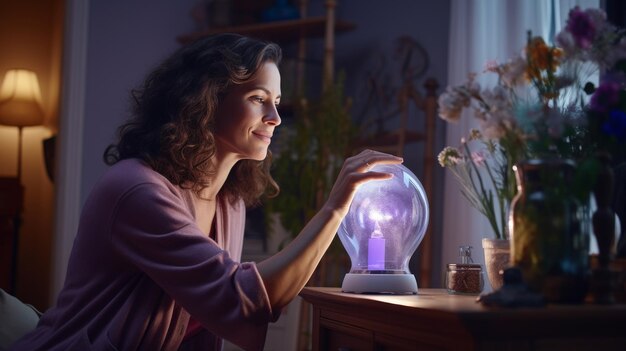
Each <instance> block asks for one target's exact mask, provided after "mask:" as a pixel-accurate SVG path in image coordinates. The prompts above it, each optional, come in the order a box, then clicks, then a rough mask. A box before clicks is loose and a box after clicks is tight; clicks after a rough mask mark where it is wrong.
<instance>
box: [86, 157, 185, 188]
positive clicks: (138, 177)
mask: <svg viewBox="0 0 626 351" xmlns="http://www.w3.org/2000/svg"><path fill="white" fill-rule="evenodd" d="M142 185H149V186H150V187H151V188H155V189H158V188H161V189H163V190H169V191H174V192H176V191H177V190H175V189H176V187H175V186H174V185H172V184H171V183H170V182H169V181H168V180H167V178H165V177H164V176H163V175H161V174H160V173H158V172H157V171H155V170H154V169H152V168H151V167H150V166H149V165H148V164H146V163H145V162H144V161H142V160H139V159H125V160H121V161H119V162H117V163H115V164H114V165H112V166H111V167H109V169H108V170H107V171H106V172H105V173H104V175H103V176H102V178H100V180H99V181H98V183H97V184H96V187H95V188H96V189H95V190H96V191H98V190H100V191H104V192H110V193H113V194H117V195H118V196H119V195H120V194H122V193H126V192H128V191H129V190H131V189H133V188H137V187H139V186H142Z"/></svg>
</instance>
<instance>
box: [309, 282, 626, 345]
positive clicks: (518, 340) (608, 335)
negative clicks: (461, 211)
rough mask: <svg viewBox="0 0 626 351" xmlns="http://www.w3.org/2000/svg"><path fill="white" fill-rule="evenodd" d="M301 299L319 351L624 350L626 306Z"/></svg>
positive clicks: (318, 294) (327, 295)
mask: <svg viewBox="0 0 626 351" xmlns="http://www.w3.org/2000/svg"><path fill="white" fill-rule="evenodd" d="M300 296H302V297H303V298H304V300H305V301H307V302H309V303H311V304H312V306H313V350H324V351H326V350H455V351H456V350H494V351H495V350H498V351H499V350H571V351H574V350H593V351H604V350H626V305H623V304H621V305H611V306H600V305H549V306H547V307H544V308H520V309H504V308H486V307H484V306H482V305H481V304H479V303H476V302H475V301H476V297H475V296H460V295H449V294H448V293H446V291H445V290H443V289H420V290H419V292H418V294H417V295H364V294H351V293H342V292H341V290H340V289H339V288H304V289H303V290H302V292H301V293H300Z"/></svg>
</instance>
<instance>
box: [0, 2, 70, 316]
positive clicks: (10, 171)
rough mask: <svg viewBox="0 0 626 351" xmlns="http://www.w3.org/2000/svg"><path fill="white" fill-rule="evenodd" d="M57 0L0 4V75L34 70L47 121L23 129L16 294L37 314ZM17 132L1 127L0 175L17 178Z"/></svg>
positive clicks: (53, 111) (47, 239)
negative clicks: (45, 144) (14, 70)
mask: <svg viewBox="0 0 626 351" xmlns="http://www.w3.org/2000/svg"><path fill="white" fill-rule="evenodd" d="M62 3H63V2H62V1H61V0H39V1H2V2H0V48H2V55H1V56H0V75H1V77H2V78H3V77H4V74H5V72H6V71H7V70H8V69H12V68H26V69H30V70H33V71H34V72H35V73H36V74H37V76H38V78H39V85H40V88H41V93H42V99H43V109H44V112H45V115H46V116H45V122H44V125H43V126H36V127H27V128H24V133H23V142H22V144H23V154H22V184H23V185H24V188H25V195H24V196H25V198H24V210H23V214H22V220H23V225H22V227H21V231H20V237H19V242H20V246H19V258H18V277H17V289H16V292H15V294H16V295H17V296H18V297H20V298H21V299H23V300H24V301H28V302H29V303H32V304H33V305H35V306H36V307H38V308H40V309H45V308H46V307H47V305H48V292H49V282H50V279H49V277H50V262H51V251H50V247H51V243H52V223H53V218H52V217H53V205H52V204H53V200H54V186H53V184H52V182H51V181H50V179H48V177H47V175H46V173H45V168H44V160H43V151H42V140H43V139H45V138H48V137H49V136H50V135H52V133H53V132H54V131H55V130H56V125H57V118H58V106H59V90H60V88H59V87H60V71H61V67H60V62H61V47H62V21H63V8H62ZM17 143H18V138H17V128H16V127H5V126H0V175H1V176H8V177H14V176H16V174H17Z"/></svg>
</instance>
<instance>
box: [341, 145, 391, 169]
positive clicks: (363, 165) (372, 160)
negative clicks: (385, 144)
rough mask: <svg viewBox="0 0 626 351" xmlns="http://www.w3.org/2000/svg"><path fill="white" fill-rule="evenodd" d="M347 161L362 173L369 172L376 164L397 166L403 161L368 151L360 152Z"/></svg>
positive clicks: (388, 155)
mask: <svg viewBox="0 0 626 351" xmlns="http://www.w3.org/2000/svg"><path fill="white" fill-rule="evenodd" d="M348 160H349V162H350V163H354V165H355V166H356V167H357V168H359V169H361V170H362V171H369V170H370V169H371V168H372V167H374V166H375V165H377V164H398V163H402V161H403V159H402V158H401V157H397V156H394V155H390V154H386V153H384V152H379V151H374V150H369V149H368V150H363V151H361V152H360V153H359V154H357V155H355V156H352V157H350V158H349V159H348Z"/></svg>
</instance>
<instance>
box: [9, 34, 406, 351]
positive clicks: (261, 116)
mask: <svg viewBox="0 0 626 351" xmlns="http://www.w3.org/2000/svg"><path fill="white" fill-rule="evenodd" d="M280 58H281V51H280V49H279V47H278V46H276V45H275V44H271V43H264V42H260V41H257V40H253V39H249V38H246V37H242V36H239V35H234V34H222V35H217V36H212V37H209V38H205V39H203V40H200V41H198V42H196V43H194V44H192V45H190V46H187V47H184V48H182V49H180V50H178V51H177V52H176V53H174V54H173V55H172V56H171V57H170V58H169V59H168V60H166V61H165V62H164V63H163V64H162V65H161V66H159V67H158V68H157V69H156V70H155V71H154V72H152V73H151V74H150V75H149V76H148V78H147V79H146V81H145V82H144V84H143V86H142V87H141V89H140V90H139V91H138V92H136V93H135V94H134V95H135V96H134V97H135V106H134V111H133V112H134V117H133V119H132V120H130V122H128V123H126V124H125V125H123V126H122V127H121V128H120V130H119V135H120V138H119V141H118V143H117V144H114V145H112V146H109V148H107V150H106V151H105V160H106V162H107V163H108V164H111V165H112V167H110V169H109V170H108V171H107V172H106V173H105V175H104V176H103V177H102V179H101V180H100V181H99V182H98V184H97V185H96V186H95V188H94V189H93V191H92V193H91V194H90V197H89V199H88V200H87V202H86V203H85V206H84V208H83V212H82V215H81V221H80V226H79V229H78V233H77V236H76V239H75V242H74V247H73V249H72V255H71V257H70V261H69V266H68V271H67V278H66V281H65V285H64V287H63V290H62V291H61V293H60V296H59V298H58V301H57V304H56V306H55V307H53V308H52V309H50V310H49V311H48V312H47V313H45V314H44V315H43V317H42V318H41V320H40V322H39V324H38V326H37V328H36V329H35V330H34V331H33V332H31V333H30V334H28V335H26V336H25V337H24V338H22V339H21V341H19V342H18V343H16V344H15V345H14V347H13V349H14V350H88V349H98V350H100V349H119V350H135V349H141V350H176V349H178V348H180V347H181V344H183V345H185V346H188V347H192V346H194V345H193V343H196V344H195V345H196V346H197V345H198V343H201V344H202V346H203V349H219V348H220V346H221V342H222V341H221V340H222V339H228V340H230V341H232V342H233V343H235V344H237V345H239V346H241V347H242V348H244V349H246V350H260V349H262V347H263V343H264V339H265V333H266V330H267V324H268V323H269V322H270V321H273V320H275V319H276V318H277V317H278V315H279V311H280V309H281V308H282V307H283V306H285V305H286V304H288V303H289V302H290V301H291V300H292V299H293V298H294V297H295V296H296V295H297V294H298V292H299V291H300V290H301V289H302V287H303V286H304V285H305V283H306V282H307V280H308V279H309V278H310V276H311V274H312V273H313V270H314V269H315V267H316V265H317V264H318V263H319V261H320V259H321V257H322V255H323V254H324V252H325V251H326V249H327V248H328V246H329V245H330V243H331V241H332V239H333V236H334V234H335V233H336V231H337V228H338V226H339V224H340V222H341V220H342V219H343V217H344V216H345V214H346V213H347V210H348V208H349V206H350V202H351V200H352V198H353V195H354V191H355V189H356V188H357V186H358V185H359V184H361V183H363V182H366V181H370V180H380V179H387V178H389V177H390V176H391V175H389V174H386V173H377V172H367V171H368V169H369V168H370V167H371V166H373V165H374V164H378V163H400V162H401V161H402V160H401V159H400V158H397V157H394V156H390V155H386V154H382V153H378V152H374V151H366V152H363V153H361V154H359V155H357V156H354V157H351V158H349V159H348V160H347V161H346V162H345V164H344V166H343V168H342V170H341V172H340V174H339V176H338V179H337V181H336V183H335V185H334V187H333V189H332V191H331V193H330V195H329V198H328V200H327V202H326V204H325V205H324V206H323V207H322V209H321V210H320V211H319V213H317V214H316V215H315V217H314V218H313V219H312V220H311V221H310V222H309V223H308V224H307V225H306V226H305V227H304V228H303V229H302V232H301V233H300V234H299V235H298V236H297V237H296V238H295V239H294V240H293V241H292V243H291V244H290V245H288V246H287V247H286V248H285V249H284V250H282V251H281V252H279V253H278V254H276V255H275V256H273V257H270V258H269V259H267V260H265V261H262V262H260V263H258V264H254V263H238V260H239V258H240V255H241V245H242V241H243V229H244V219H245V218H244V216H245V206H246V205H250V204H253V203H255V202H257V201H258V199H259V197H260V196H261V195H263V194H265V193H268V194H270V195H271V194H275V193H277V191H278V186H277V185H276V183H275V182H274V180H273V179H272V177H271V176H270V174H269V166H270V160H271V155H270V152H269V151H268V146H269V144H270V142H271V138H272V135H273V133H274V131H275V129H276V127H278V126H279V125H280V122H281V120H280V117H279V115H278V112H277V109H276V107H277V105H278V103H279V102H280V95H281V92H280V74H279V71H278V67H277V65H278V63H279V62H280Z"/></svg>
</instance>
